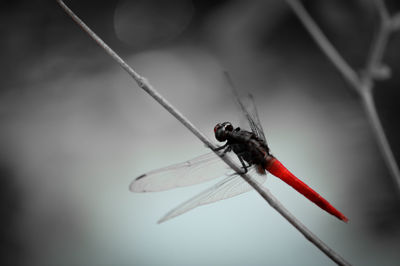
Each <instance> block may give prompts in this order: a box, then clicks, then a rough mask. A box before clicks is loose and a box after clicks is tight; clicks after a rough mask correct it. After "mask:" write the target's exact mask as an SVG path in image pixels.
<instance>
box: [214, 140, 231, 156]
mask: <svg viewBox="0 0 400 266" xmlns="http://www.w3.org/2000/svg"><path fill="white" fill-rule="evenodd" d="M226 147H228V142H227V143H225V144H224V145H222V146H221V147H218V148H216V149H213V151H220V150H223V149H225V148H226ZM224 153H226V152H224Z"/></svg>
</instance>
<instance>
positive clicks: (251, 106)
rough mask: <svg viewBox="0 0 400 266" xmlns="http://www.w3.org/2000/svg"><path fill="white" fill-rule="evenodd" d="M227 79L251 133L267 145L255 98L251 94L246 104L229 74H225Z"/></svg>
mask: <svg viewBox="0 0 400 266" xmlns="http://www.w3.org/2000/svg"><path fill="white" fill-rule="evenodd" d="M225 76H226V79H227V80H228V83H229V85H230V87H231V90H232V93H233V95H234V97H235V99H236V101H237V103H238V104H239V107H240V110H241V111H242V114H243V116H244V117H245V118H246V120H247V122H248V123H249V126H250V129H251V131H252V132H253V133H254V134H255V135H256V136H257V137H258V138H260V139H261V140H263V141H264V142H265V143H267V140H266V138H265V134H264V130H263V128H262V126H261V122H260V119H259V117H258V111H257V107H256V105H255V102H254V98H253V96H252V95H251V94H249V96H248V99H247V103H246V104H244V99H241V97H240V96H239V93H238V91H237V89H236V87H235V85H234V83H233V81H232V79H231V77H230V76H229V74H228V73H227V72H225Z"/></svg>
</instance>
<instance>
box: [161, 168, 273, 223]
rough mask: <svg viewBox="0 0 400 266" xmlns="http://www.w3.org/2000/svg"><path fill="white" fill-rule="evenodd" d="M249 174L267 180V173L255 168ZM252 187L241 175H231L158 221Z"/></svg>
mask: <svg viewBox="0 0 400 266" xmlns="http://www.w3.org/2000/svg"><path fill="white" fill-rule="evenodd" d="M249 176H251V178H253V179H254V180H255V181H257V182H258V183H259V184H262V183H264V182H265V180H267V175H259V174H257V173H256V171H255V169H254V168H252V169H250V170H249ZM252 189H253V188H252V187H251V186H250V185H249V184H248V183H247V182H246V181H245V180H243V179H242V177H240V176H239V175H237V174H232V175H229V176H228V177H226V178H225V179H223V180H222V181H221V182H219V183H217V184H216V185H214V186H212V187H210V188H209V189H207V190H205V191H203V192H201V193H200V194H198V195H197V196H195V197H193V198H191V199H189V200H188V201H186V202H184V203H182V204H181V205H179V206H177V207H176V208H174V209H173V210H171V211H170V212H168V213H167V214H166V215H164V217H162V218H161V219H160V220H159V221H158V223H162V222H165V221H167V220H169V219H171V218H174V217H176V216H178V215H181V214H183V213H185V212H188V211H190V210H192V209H194V208H196V207H198V206H201V205H205V204H210V203H213V202H216V201H219V200H223V199H227V198H231V197H234V196H236V195H239V194H242V193H245V192H248V191H251V190H252Z"/></svg>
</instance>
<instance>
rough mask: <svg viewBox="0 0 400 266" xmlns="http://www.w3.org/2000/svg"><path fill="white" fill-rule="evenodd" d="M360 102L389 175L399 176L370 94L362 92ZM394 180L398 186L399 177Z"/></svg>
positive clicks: (399, 182) (399, 173)
mask: <svg viewBox="0 0 400 266" xmlns="http://www.w3.org/2000/svg"><path fill="white" fill-rule="evenodd" d="M362 102H363V105H364V109H365V112H367V114H368V119H369V121H370V124H371V125H372V129H373V132H374V134H375V136H376V138H377V140H378V143H379V147H380V148H381V151H382V153H383V156H384V157H383V158H384V159H385V162H386V164H387V167H388V168H389V170H390V172H391V175H392V176H394V177H400V171H399V168H398V166H397V163H396V160H395V158H394V155H393V153H392V150H391V149H390V145H389V143H388V141H387V139H386V136H385V132H384V130H383V128H382V124H381V122H380V120H379V116H378V114H377V112H376V108H375V104H374V100H373V98H372V94H371V93H370V92H365V93H363V96H362ZM394 182H396V186H397V188H400V178H394ZM397 191H398V190H397Z"/></svg>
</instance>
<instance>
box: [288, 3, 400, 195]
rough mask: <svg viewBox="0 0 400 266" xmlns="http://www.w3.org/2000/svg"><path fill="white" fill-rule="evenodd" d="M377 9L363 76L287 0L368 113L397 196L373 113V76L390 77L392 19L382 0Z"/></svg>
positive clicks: (398, 177)
mask: <svg viewBox="0 0 400 266" xmlns="http://www.w3.org/2000/svg"><path fill="white" fill-rule="evenodd" d="M374 1H375V4H376V6H377V8H378V12H379V17H380V20H381V22H380V23H381V24H380V27H379V30H378V33H377V35H376V38H375V40H374V41H373V44H372V47H371V50H370V54H369V56H368V59H367V64H366V67H365V71H363V75H362V76H361V77H360V76H359V75H357V74H356V71H354V70H353V69H352V68H351V67H350V66H349V65H348V64H347V63H346V61H345V60H344V59H343V58H342V56H341V55H340V54H339V53H338V51H337V50H336V49H335V48H334V46H333V45H332V44H331V43H330V42H329V40H328V39H327V38H326V37H325V35H324V34H323V33H322V31H321V30H320V28H319V27H318V26H317V24H316V23H315V22H314V20H313V19H312V18H311V16H310V15H309V14H308V12H307V10H306V9H305V8H304V6H303V4H302V3H301V1H299V0H286V2H287V3H288V4H289V6H290V7H291V8H292V10H293V12H294V13H295V14H296V15H297V17H298V18H299V19H300V21H301V22H302V23H303V25H304V27H305V28H306V29H307V31H308V32H309V33H310V34H311V36H312V37H313V38H314V41H315V42H316V43H317V44H318V45H319V47H320V49H321V50H322V51H323V52H324V53H325V55H326V56H327V57H328V58H329V59H330V60H331V61H332V63H333V64H334V65H335V66H336V68H337V69H338V70H339V71H340V73H342V75H343V76H344V78H345V79H346V80H347V81H348V82H349V83H350V85H351V86H352V88H353V89H354V90H355V91H356V92H357V94H358V95H359V97H360V99H361V101H362V103H363V106H364V110H365V112H366V114H367V117H368V120H369V121H370V125H371V127H372V130H373V132H374V134H375V137H376V139H377V141H378V146H379V148H380V150H381V152H382V154H383V157H384V159H385V163H386V165H387V167H388V168H389V171H390V173H391V176H392V178H393V181H394V183H395V185H396V187H397V189H396V191H397V192H398V194H399V195H400V171H399V167H398V165H397V163H396V159H395V157H394V155H393V152H392V150H391V148H390V145H389V142H388V140H387V138H386V135H385V132H384V130H383V127H382V124H381V122H380V120H379V116H378V113H377V112H376V108H375V103H374V101H373V96H372V90H373V88H374V79H383V78H387V77H388V76H389V69H388V68H385V67H384V66H383V64H382V62H381V61H382V57H383V54H384V50H385V48H386V44H387V42H388V37H389V34H390V33H391V32H392V30H393V26H392V24H393V19H392V18H391V17H390V15H389V13H388V11H387V8H386V6H385V4H384V2H383V0H374Z"/></svg>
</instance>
